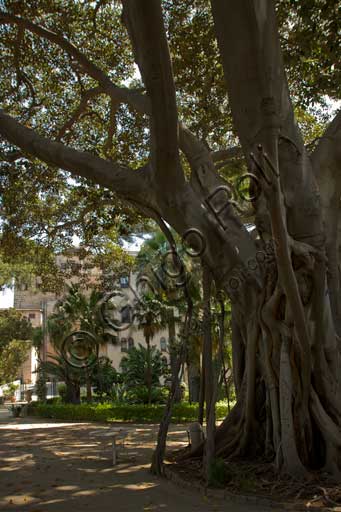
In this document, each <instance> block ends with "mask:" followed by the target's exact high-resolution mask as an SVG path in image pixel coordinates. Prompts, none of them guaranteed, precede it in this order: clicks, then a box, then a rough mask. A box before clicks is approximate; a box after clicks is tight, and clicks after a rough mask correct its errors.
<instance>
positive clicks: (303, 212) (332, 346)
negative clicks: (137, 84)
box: [0, 0, 341, 476]
mask: <svg viewBox="0 0 341 512" xmlns="http://www.w3.org/2000/svg"><path fill="white" fill-rule="evenodd" d="M122 3H123V18H124V20H125V24H126V26H127V28H128V31H129V34H130V37H131V40H132V46H133V49H134V54H135V59H136V62H137V64H138V66H139V69H140V72H141V76H142V78H143V81H144V84H145V87H146V94H141V93H140V92H139V91H131V90H129V89H125V88H122V87H117V86H116V85H115V84H114V83H113V82H112V80H111V79H110V78H109V76H107V75H106V74H105V73H104V72H102V71H101V70H100V69H99V68H98V67H97V66H96V65H95V64H94V63H92V62H91V61H90V60H89V59H88V58H87V57H86V56H85V55H83V54H82V53H81V51H80V50H78V49H77V48H75V47H74V46H73V45H71V44H70V43H69V42H68V41H67V40H66V39H64V38H63V37H62V36H60V35H59V34H54V33H52V32H51V31H48V30H45V29H43V28H41V27H38V26H37V25H35V24H33V23H31V22H28V21H27V20H26V21H25V20H23V19H22V18H19V17H15V16H11V15H7V14H4V13H0V23H3V24H15V25H17V26H19V27H21V28H22V30H27V31H29V32H31V33H34V34H35V35H36V36H37V37H41V38H43V39H45V40H47V41H49V42H50V43H51V44H56V45H58V46H59V47H60V48H61V49H63V50H64V51H66V52H68V54H69V55H71V56H72V58H73V59H75V61H77V62H78V64H79V65H80V66H81V67H82V69H83V70H84V72H86V73H87V74H88V76H90V77H91V78H92V79H93V80H95V81H96V83H97V84H98V87H100V88H101V90H103V91H104V94H107V95H108V96H109V97H110V98H111V99H115V100H116V101H117V102H118V103H126V104H128V105H129V106H130V107H131V108H133V109H135V110H137V111H139V112H142V113H145V114H146V115H148V116H149V118H150V130H151V141H150V159H149V161H148V163H147V164H146V165H143V166H142V167H141V168H140V169H138V170H133V169H129V168H127V167H124V166H122V165H120V164H118V163H116V162H113V161H107V160H105V159H103V158H99V157H97V156H94V155H92V154H90V153H86V152H82V151H79V150H76V149H73V148H70V147H67V146H66V145H64V144H62V143H61V142H58V141H52V140H49V139H47V138H46V137H43V136H42V135H40V134H38V133H37V132H36V131H34V130H32V129H31V128H28V127H25V126H23V125H22V124H20V123H19V122H18V121H16V120H15V119H14V118H12V117H11V116H10V115H8V114H7V113H5V112H4V111H0V135H1V136H2V137H3V138H4V139H6V140H7V141H8V142H9V143H12V144H14V145H16V146H17V147H19V148H20V149H21V150H22V151H23V152H24V153H25V154H27V155H30V156H31V157H34V158H38V159H40V160H42V161H44V162H46V163H47V164H51V165H55V166H58V167H60V168H62V169H65V170H67V171H69V172H70V173H72V174H73V175H75V176H83V177H85V178H88V179H91V180H93V181H94V182H96V183H98V184H100V185H102V186H104V187H107V188H109V189H111V190H114V191H115V192H116V193H117V194H118V195H119V196H120V197H121V198H124V199H126V200H128V201H130V202H131V204H133V205H134V206H136V207H138V208H139V209H140V210H141V211H142V212H143V213H144V214H146V215H148V216H150V217H152V218H154V219H155V220H156V221H157V222H159V223H165V222H167V223H168V224H169V225H171V226H172V227H173V228H174V229H175V230H176V231H177V232H178V233H179V234H180V236H184V235H186V233H187V232H188V230H189V229H190V230H192V231H191V232H192V236H191V237H190V238H189V239H188V240H187V241H188V243H189V244H190V245H191V247H192V249H193V250H195V251H199V252H200V256H201V258H202V260H203V262H204V264H205V265H206V266H207V268H209V270H210V274H211V276H212V279H213V280H214V281H215V284H216V287H217V289H220V290H221V291H223V292H225V293H226V294H227V295H228V297H229V298H230V300H231V301H232V350H233V371H234V379H235V386H236V394H237V404H236V406H235V407H234V409H233V410H232V411H231V414H230V415H229V416H228V417H227V418H226V419H225V420H224V421H223V423H222V424H221V426H220V427H219V428H218V429H217V431H216V435H215V442H214V444H215V454H216V455H218V456H223V457H226V458H231V457H236V456H239V457H240V456H243V457H254V456H255V455H259V456H264V455H266V456H267V457H268V458H272V459H273V460H274V461H275V462H276V464H277V467H278V468H279V469H283V470H285V471H286V472H288V473H290V474H292V475H300V476H301V475H303V474H305V473H306V472H307V471H309V470H312V469H326V470H328V471H330V472H332V473H333V474H335V475H338V472H339V470H340V466H341V458H340V444H341V430H340V427H341V410H340V409H341V390H340V375H341V373H340V370H341V367H340V338H339V335H340V331H341V328H340V325H341V324H340V322H341V320H340V319H341V313H340V299H339V291H340V276H339V242H340V240H339V200H340V193H341V179H340V167H341V153H340V147H341V145H340V138H341V119H340V114H338V115H337V116H336V118H335V120H334V121H333V122H332V123H331V125H330V126H329V127H328V128H327V131H326V133H325V136H324V137H322V139H321V141H320V143H319V144H318V146H317V148H316V149H315V151H314V153H313V154H312V155H310V154H309V152H308V151H307V149H306V148H305V146H304V143H303V139H302V135H301V133H300V131H299V128H298V125H297V123H296V120H295V117H294V112H293V108H292V104H291V100H290V95H289V90H288V85H287V80H286V75H285V70H284V66H283V59H282V54H281V49H280V43H279V36H278V30H277V24H276V13H275V6H274V2H273V1H272V0H262V1H259V0H245V1H242V2H234V1H232V0H211V5H212V12H213V17H214V23H215V30H216V36H217V41H218V46H219V49H220V55H221V63H222V65H223V69H224V74H225V81H226V90H227V94H228V98H229V103H230V106H231V111H232V116H233V121H234V126H235V129H236V131H237V133H238V136H239V138H240V141H241V145H242V150H243V153H244V156H245V159H246V162H247V165H248V168H249V171H250V172H252V173H253V174H255V175H256V176H257V177H258V179H259V183H260V186H261V194H260V195H258V197H257V198H255V200H254V201H253V207H254V210H255V219H256V220H255V223H256V228H257V235H258V236H257V239H255V237H252V236H251V235H250V234H249V232H248V231H247V229H246V227H245V226H244V225H243V222H242V220H241V219H240V218H239V216H238V214H237V213H236V210H235V209H234V207H233V204H232V202H231V201H228V200H226V194H225V195H224V192H223V190H224V189H222V188H219V187H224V186H226V183H225V181H224V180H223V179H222V178H221V177H220V176H219V174H218V173H217V171H216V169H215V158H216V155H214V154H213V153H212V152H211V151H210V150H209V148H208V147H207V145H206V144H205V142H204V141H200V140H199V139H198V138H197V137H196V136H194V135H193V134H192V133H191V132H190V130H189V129H188V128H187V127H186V126H185V125H184V124H183V123H181V121H179V120H178V113H177V106H176V96H175V86H174V81H173V76H172V66H171V59H170V55H169V50H168V45H167V38H166V31H165V28H164V25H163V17H162V9H161V2H160V0H148V2H141V1H140V0H123V2H122ZM142 4H143V5H142ZM180 152H182V153H183V155H184V157H185V158H186V159H187V161H188V164H189V166H190V171H191V174H190V177H189V178H188V179H187V178H186V177H185V173H184V171H183V169H182V167H181V160H180ZM198 233H200V236H199V235H198ZM205 371H206V372H207V368H205ZM206 391H207V390H206ZM206 394H207V393H206ZM207 399H208V400H211V396H210V395H209V394H208V395H207Z"/></svg>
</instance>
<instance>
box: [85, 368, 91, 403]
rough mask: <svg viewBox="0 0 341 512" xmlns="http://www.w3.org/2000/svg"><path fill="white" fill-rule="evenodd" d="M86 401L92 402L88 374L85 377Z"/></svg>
mask: <svg viewBox="0 0 341 512" xmlns="http://www.w3.org/2000/svg"><path fill="white" fill-rule="evenodd" d="M86 401H87V402H89V403H90V402H92V389H91V378H90V376H89V375H88V374H87V377H86Z"/></svg>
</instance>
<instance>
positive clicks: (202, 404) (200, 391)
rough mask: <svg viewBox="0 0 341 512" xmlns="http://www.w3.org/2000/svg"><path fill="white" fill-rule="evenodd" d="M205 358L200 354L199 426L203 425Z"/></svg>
mask: <svg viewBox="0 0 341 512" xmlns="http://www.w3.org/2000/svg"><path fill="white" fill-rule="evenodd" d="M205 364H206V361H205V358H204V354H203V353H202V356H201V372H200V390H199V408H198V422H199V423H200V425H203V423H204V409H205V384H206V368H205Z"/></svg>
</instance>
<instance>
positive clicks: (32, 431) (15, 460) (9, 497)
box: [0, 410, 264, 512]
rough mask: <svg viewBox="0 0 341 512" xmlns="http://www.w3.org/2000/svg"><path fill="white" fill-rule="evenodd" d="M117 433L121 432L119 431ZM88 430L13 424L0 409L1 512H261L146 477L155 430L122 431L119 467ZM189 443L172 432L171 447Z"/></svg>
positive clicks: (180, 430)
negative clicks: (123, 441) (124, 438)
mask: <svg viewBox="0 0 341 512" xmlns="http://www.w3.org/2000/svg"><path fill="white" fill-rule="evenodd" d="M115 426H116V425H115ZM107 428H108V426H106V425H98V424H90V423H62V422H46V421H45V420H37V419H33V418H21V419H13V418H10V417H9V416H8V413H7V411H4V410H0V510H3V511H9V510H11V511H15V512H17V511H18V512H20V511H27V512H62V511H63V512H69V511H70V512H78V511H89V512H91V511H96V512H97V511H98V512H109V511H110V512H112V511H116V512H125V511H129V512H135V511H137V512H139V511H160V512H173V511H174V512H194V511H196V512H201V511H205V512H211V511H215V512H220V511H224V512H232V511H233V512H249V511H251V510H252V512H257V511H259V512H260V511H264V507H259V508H258V507H252V508H251V507H250V505H245V506H244V505H243V506H241V505H237V504H236V503H228V502H226V501H220V500H212V499H209V500H208V499H207V498H205V497H204V496H201V495H200V494H198V493H197V492H193V493H192V492H191V491H190V490H185V489H180V488H178V487H176V486H175V485H174V484H172V483H171V482H168V481H166V480H160V479H157V478H154V477H153V476H152V475H151V474H150V473H149V471H148V467H149V461H150V457H151V452H152V448H153V445H154V440H155V439H156V432H157V426H155V425H127V424H125V425H124V428H125V429H127V430H128V431H129V435H128V438H127V443H126V444H127V446H126V449H125V450H124V452H123V453H122V455H121V460H120V463H119V464H118V465H117V466H114V467H113V466H112V465H111V460H110V455H111V452H110V447H109V444H107V445H106V446H104V447H103V446H102V448H100V447H99V446H98V444H97V443H96V442H95V441H94V438H92V437H91V435H90V434H91V432H92V431H94V430H98V429H103V430H106V429H107ZM185 442H186V436H185V428H184V425H179V426H176V425H173V426H172V429H171V432H170V435H169V441H168V444H169V445H171V446H178V447H180V446H181V445H183V444H184V443H185Z"/></svg>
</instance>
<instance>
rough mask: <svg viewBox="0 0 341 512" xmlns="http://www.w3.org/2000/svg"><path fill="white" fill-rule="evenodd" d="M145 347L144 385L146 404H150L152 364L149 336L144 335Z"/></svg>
mask: <svg viewBox="0 0 341 512" xmlns="http://www.w3.org/2000/svg"><path fill="white" fill-rule="evenodd" d="M146 345H147V368H146V370H147V371H146V384H147V389H148V404H151V403H152V383H153V380H152V379H153V376H152V363H151V353H150V336H149V335H148V334H147V335H146Z"/></svg>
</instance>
